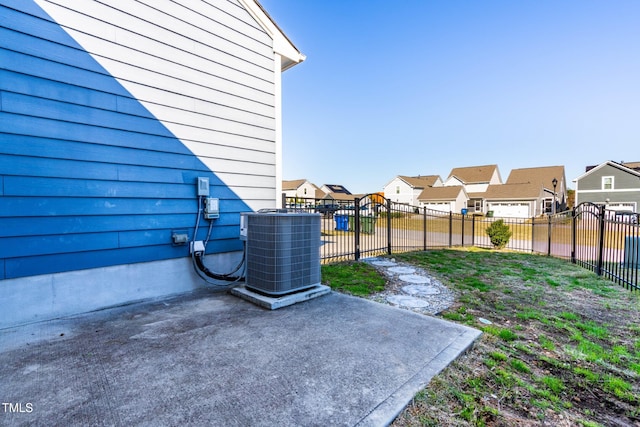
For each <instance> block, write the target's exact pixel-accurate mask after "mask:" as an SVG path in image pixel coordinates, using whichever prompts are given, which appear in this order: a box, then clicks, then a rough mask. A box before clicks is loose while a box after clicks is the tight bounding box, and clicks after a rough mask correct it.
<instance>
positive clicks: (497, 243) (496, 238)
mask: <svg viewBox="0 0 640 427" xmlns="http://www.w3.org/2000/svg"><path fill="white" fill-rule="evenodd" d="M511 234H512V233H511V230H510V229H509V226H508V225H507V224H505V223H504V221H503V220H501V219H499V220H497V221H494V222H493V223H492V224H491V225H490V226H489V227H487V235H488V236H489V239H490V240H491V244H492V245H493V246H494V247H495V248H496V249H502V248H504V247H505V246H507V243H509V239H510V238H511Z"/></svg>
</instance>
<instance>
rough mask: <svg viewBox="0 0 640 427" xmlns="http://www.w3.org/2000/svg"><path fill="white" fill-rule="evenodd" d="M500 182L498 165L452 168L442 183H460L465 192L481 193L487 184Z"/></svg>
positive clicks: (446, 184)
mask: <svg viewBox="0 0 640 427" xmlns="http://www.w3.org/2000/svg"><path fill="white" fill-rule="evenodd" d="M495 184H502V178H501V177H500V171H499V170H498V165H485V166H469V167H464V168H453V169H451V172H450V173H449V176H448V177H447V179H446V180H445V181H444V183H443V185H445V186H451V185H462V186H463V187H464V189H465V191H466V192H467V193H483V192H485V191H487V188H488V187H489V185H495Z"/></svg>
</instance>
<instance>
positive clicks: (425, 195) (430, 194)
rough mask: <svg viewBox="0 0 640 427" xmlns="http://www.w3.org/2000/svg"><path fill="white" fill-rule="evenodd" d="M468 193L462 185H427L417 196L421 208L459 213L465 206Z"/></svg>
mask: <svg viewBox="0 0 640 427" xmlns="http://www.w3.org/2000/svg"><path fill="white" fill-rule="evenodd" d="M468 200H469V195H468V194H467V192H466V190H465V189H464V187H463V186H462V185H455V186H453V185H450V186H447V187H427V188H425V189H424V190H422V192H421V193H420V195H419V196H418V202H419V206H420V207H421V208H427V209H433V210H437V211H443V212H457V213H460V212H461V211H462V209H463V208H466V207H467V201H468Z"/></svg>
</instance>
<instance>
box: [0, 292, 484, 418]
mask: <svg viewBox="0 0 640 427" xmlns="http://www.w3.org/2000/svg"><path fill="white" fill-rule="evenodd" d="M479 335H480V332H479V331H477V330H475V329H471V328H468V327H465V326H462V325H457V324H453V323H449V322H445V321H442V320H440V319H437V318H434V317H428V316H423V315H419V314H416V313H412V312H410V311H407V310H401V309H398V308H394V307H391V306H388V305H384V304H379V303H375V302H372V301H368V300H365V299H360V298H355V297H349V296H345V295H342V294H338V293H334V292H332V293H330V294H328V295H326V296H323V297H322V298H316V299H313V300H309V301H306V302H302V303H299V304H295V305H292V306H289V307H286V308H282V309H280V310H266V309H263V308H261V307H258V306H256V305H254V304H252V303H249V302H247V301H244V300H242V299H239V298H237V297H234V296H231V295H228V294H219V293H214V292H210V291H207V290H202V291H198V292H194V293H192V294H188V295H183V296H180V297H176V298H173V299H168V300H163V301H155V302H148V303H141V304H135V305H129V306H125V307H118V308H114V309H110V310H103V311H100V312H94V313H89V314H85V315H82V316H75V317H72V318H65V319H59V320H55V321H49V322H43V323H39V324H32V325H28V326H23V327H19V328H12V329H5V330H1V331H0V366H1V368H0V402H4V403H10V405H9V406H7V405H3V406H2V407H0V425H2V426H31V425H64V426H80V425H92V426H96V425H97V426H100V425H110V426H111V425H112V426H138V425H153V426H166V425H172V426H174V425H193V426H196V425H198V426H201V425H219V426H300V425H305V426H312V425H318V426H327V425H331V426H355V425H360V426H381V425H387V424H388V423H390V422H391V421H392V420H393V419H394V418H395V417H396V415H397V414H398V413H399V412H400V411H401V410H402V409H403V408H404V406H405V405H406V404H407V403H408V402H409V401H410V400H411V398H412V397H413V396H414V394H415V393H416V392H417V391H419V390H420V389H421V388H423V387H424V386H425V385H426V384H427V383H428V382H429V380H430V379H431V378H432V377H433V376H434V375H436V374H437V373H438V372H439V371H440V370H442V369H443V368H444V367H446V366H447V365H448V364H449V363H450V362H451V361H452V360H454V359H455V358H456V357H458V355H459V354H460V353H461V352H463V351H464V350H465V349H467V348H468V347H469V346H470V345H471V344H472V343H473V341H474V340H475V339H476V338H478V336H479Z"/></svg>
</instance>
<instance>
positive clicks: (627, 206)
mask: <svg viewBox="0 0 640 427" xmlns="http://www.w3.org/2000/svg"><path fill="white" fill-rule="evenodd" d="M607 210H610V211H630V212H635V211H636V204H635V203H633V202H631V203H609V204H608V205H607Z"/></svg>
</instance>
